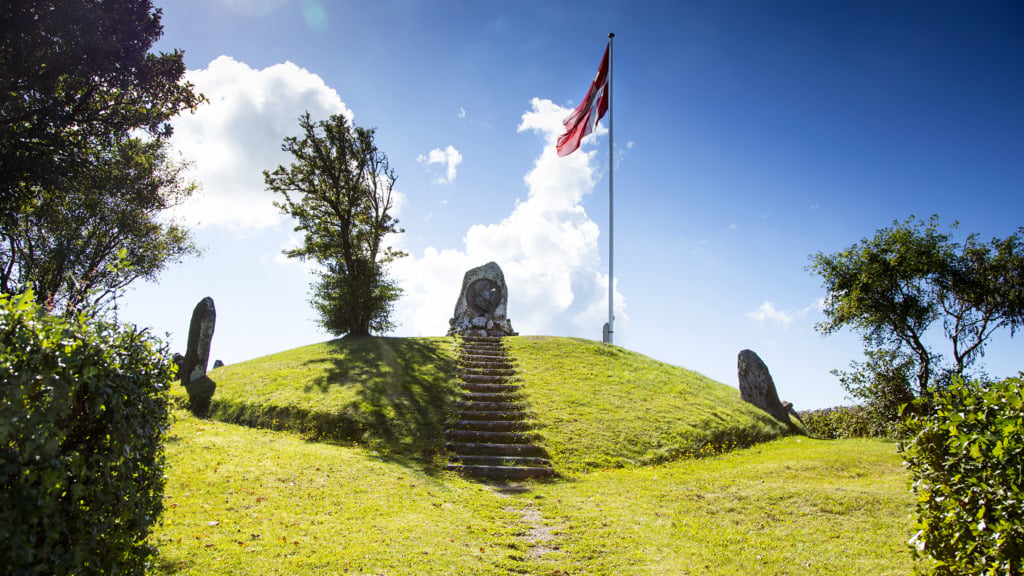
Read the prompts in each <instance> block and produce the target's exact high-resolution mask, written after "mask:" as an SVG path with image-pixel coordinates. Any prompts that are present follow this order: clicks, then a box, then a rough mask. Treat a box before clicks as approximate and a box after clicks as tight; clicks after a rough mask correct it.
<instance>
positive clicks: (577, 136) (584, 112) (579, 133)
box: [555, 44, 611, 156]
mask: <svg viewBox="0 0 1024 576" xmlns="http://www.w3.org/2000/svg"><path fill="white" fill-rule="evenodd" d="M610 47H611V44H609V45H608V48H605V49H604V58H602V59H601V66H600V67H599V68H598V69H597V76H596V77H594V82H593V83H592V84H591V85H590V90H588V91H587V95H586V96H585V97H584V98H583V101H582V102H580V105H579V106H577V107H576V109H575V110H573V111H572V114H569V115H568V116H567V117H566V118H565V120H562V124H563V125H564V126H565V130H566V132H565V134H562V135H561V136H560V137H559V138H558V143H557V144H556V145H555V149H556V150H557V151H558V155H559V156H568V155H569V154H572V153H573V152H575V151H576V149H577V148H579V147H580V141H581V140H583V137H584V136H586V135H587V134H590V133H591V132H593V131H594V127H595V126H597V121H598V120H600V119H601V117H603V116H604V114H605V112H607V111H608V97H609V94H608V93H609V91H610V90H611V86H609V84H608V49H609V48H610Z"/></svg>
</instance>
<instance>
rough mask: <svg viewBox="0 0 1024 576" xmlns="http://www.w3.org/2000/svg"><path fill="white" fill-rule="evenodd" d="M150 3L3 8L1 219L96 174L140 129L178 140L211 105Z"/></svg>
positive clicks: (26, 3) (88, 0)
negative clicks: (175, 133) (69, 181)
mask: <svg viewBox="0 0 1024 576" xmlns="http://www.w3.org/2000/svg"><path fill="white" fill-rule="evenodd" d="M160 16H161V13H160V10H154V9H153V6H152V3H151V2H150V0H8V1H6V2H4V3H3V6H2V7H0V221H10V220H13V219H16V218H17V217H18V215H20V213H21V211H22V209H23V207H24V202H26V201H28V200H31V199H32V198H34V197H36V195H37V194H38V191H39V188H40V187H42V188H47V189H50V190H55V189H59V188H60V187H61V186H62V185H63V181H64V179H65V178H66V177H67V176H68V175H70V174H75V173H81V172H87V171H89V170H90V169H91V167H92V166H93V164H94V163H95V162H96V161H97V159H96V157H95V154H94V151H95V150H96V149H97V148H99V149H101V150H103V149H110V148H111V147H112V145H113V144H114V143H115V142H117V141H118V140H120V139H122V138H123V137H125V136H126V135H128V134H129V133H131V132H133V131H139V132H143V133H145V134H146V135H148V136H149V137H151V138H156V139H165V138H167V137H169V136H170V135H171V126H170V124H169V120H170V119H171V118H173V117H174V116H175V115H176V114H178V113H179V112H181V111H183V110H186V109H194V108H195V107H196V106H198V105H199V103H200V102H201V101H202V96H201V95H197V94H196V93H195V92H194V90H193V86H192V85H191V84H189V83H187V82H182V77H183V75H184V73H185V64H184V62H183V61H182V57H183V54H182V52H180V51H174V52H172V53H170V54H166V53H160V54H150V53H149V50H150V48H151V47H152V46H153V43H154V42H155V41H156V40H157V39H158V38H160V36H161V35H162V34H163V27H162V26H161V24H160Z"/></svg>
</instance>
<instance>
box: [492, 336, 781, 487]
mask: <svg viewBox="0 0 1024 576" xmlns="http://www.w3.org/2000/svg"><path fill="white" fill-rule="evenodd" d="M507 342H508V345H509V351H510V352H511V354H512V356H513V357H514V358H515V359H516V362H517V369H518V372H519V375H520V377H521V378H522V379H523V382H524V383H525V387H524V390H525V392H526V396H527V400H528V401H529V403H530V406H531V409H532V410H533V412H534V414H535V416H536V419H537V422H538V424H539V425H540V427H541V429H540V431H541V433H542V435H543V444H544V446H545V447H546V448H547V449H548V451H549V452H550V453H551V455H552V458H553V461H554V463H555V465H556V467H557V469H559V470H560V471H562V472H569V473H575V472H579V471H585V470H590V469H595V468H604V467H621V466H627V467H628V466H637V465H649V464H653V463H658V462H663V461H666V460H674V459H677V458H679V457H681V456H692V455H700V454H702V453H707V452H709V451H712V452H713V451H720V450H722V449H723V448H734V447H741V446H749V445H751V444H754V443H756V442H763V441H766V440H771V439H773V438H778V437H780V436H783V435H786V434H788V433H790V432H791V431H792V430H791V428H790V427H789V426H787V425H784V424H783V423H781V422H779V421H777V420H775V419H774V418H772V417H771V416H769V415H768V414H767V413H765V412H764V411H762V410H759V409H757V408H754V407H753V406H751V405H750V404H747V403H746V402H744V401H743V400H741V399H740V394H739V391H738V390H737V389H735V388H732V387H729V386H726V385H724V384H721V383H719V382H715V381H713V380H710V379H708V378H706V377H704V376H702V375H700V374H698V373H696V372H691V371H689V370H686V369H683V368H679V367H677V366H671V365H668V364H664V363H662V362H658V361H657V360H653V359H651V358H648V357H646V356H643V355H641V354H637V353H635V352H630V351H628V350H625V349H623V348H620V347H617V346H607V345H604V344H601V343H599V342H594V341H591V340H584V339H580V338H553V337H544V336H531V337H517V338H509V339H507Z"/></svg>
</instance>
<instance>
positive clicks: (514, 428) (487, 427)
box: [448, 419, 531, 432]
mask: <svg viewBox="0 0 1024 576" xmlns="http://www.w3.org/2000/svg"><path fill="white" fill-rule="evenodd" d="M530 427H531V423H529V422H525V421H523V420H468V419H463V420H453V421H451V422H449V423H448V429H449V430H451V431H453V432H454V431H460V432H524V431H526V430H529V429H530Z"/></svg>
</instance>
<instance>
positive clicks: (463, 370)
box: [455, 362, 516, 374]
mask: <svg viewBox="0 0 1024 576" xmlns="http://www.w3.org/2000/svg"><path fill="white" fill-rule="evenodd" d="M455 371H456V372H458V373H459V374H515V372H516V369H515V367H513V366H512V365H511V364H505V363H501V362H472V363H464V364H460V365H459V366H458V367H457V368H456V369H455Z"/></svg>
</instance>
